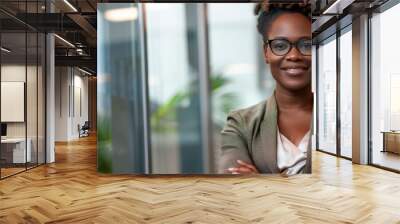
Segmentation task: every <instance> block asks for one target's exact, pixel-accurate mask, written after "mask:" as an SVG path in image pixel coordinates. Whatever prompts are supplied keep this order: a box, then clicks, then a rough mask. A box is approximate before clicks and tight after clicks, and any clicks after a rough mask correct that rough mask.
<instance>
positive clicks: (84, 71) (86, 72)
mask: <svg viewBox="0 0 400 224" xmlns="http://www.w3.org/2000/svg"><path fill="white" fill-rule="evenodd" d="M78 70H79V71H81V72H83V73H85V74H87V75H90V76H91V75H93V74H92V73H90V72H88V71H86V70H83V69H81V68H79V67H78Z"/></svg>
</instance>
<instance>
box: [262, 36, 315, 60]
mask: <svg viewBox="0 0 400 224" xmlns="http://www.w3.org/2000/svg"><path fill="white" fill-rule="evenodd" d="M264 44H265V45H267V46H269V48H270V49H271V51H272V53H274V54H275V55H277V56H284V55H286V54H288V53H289V52H290V51H291V50H292V48H293V46H295V47H296V49H297V50H298V51H299V52H300V53H301V54H302V55H304V56H311V51H312V50H311V48H312V41H311V39H308V38H303V39H300V40H298V41H296V42H294V43H292V42H290V41H289V40H286V39H273V40H264Z"/></svg>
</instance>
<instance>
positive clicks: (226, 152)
mask: <svg viewBox="0 0 400 224" xmlns="http://www.w3.org/2000/svg"><path fill="white" fill-rule="evenodd" d="M244 125H245V122H244V121H243V118H242V117H241V115H240V114H239V113H237V112H233V113H230V114H229V115H228V118H227V123H226V125H225V127H224V129H223V130H222V132H221V137H222V146H221V157H220V161H219V163H220V173H228V174H256V173H259V171H258V170H257V168H256V167H255V166H254V164H253V163H252V159H251V158H250V155H249V150H248V145H249V144H248V142H247V141H248V140H247V139H249V137H248V136H247V135H248V134H247V133H248V131H246V128H245V127H244Z"/></svg>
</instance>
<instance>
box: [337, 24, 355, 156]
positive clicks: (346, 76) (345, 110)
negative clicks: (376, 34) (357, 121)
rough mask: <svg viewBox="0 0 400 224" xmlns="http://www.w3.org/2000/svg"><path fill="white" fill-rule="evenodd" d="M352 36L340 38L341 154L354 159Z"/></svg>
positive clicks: (347, 34) (348, 34)
mask: <svg viewBox="0 0 400 224" xmlns="http://www.w3.org/2000/svg"><path fill="white" fill-rule="evenodd" d="M351 49H352V34H351V30H350V31H348V32H347V33H345V34H343V35H342V36H341V37H340V135H341V136H340V144H341V146H340V153H341V155H342V156H345V157H348V158H351V157H352V148H351V145H352V83H353V82H352V74H353V71H352V50H351Z"/></svg>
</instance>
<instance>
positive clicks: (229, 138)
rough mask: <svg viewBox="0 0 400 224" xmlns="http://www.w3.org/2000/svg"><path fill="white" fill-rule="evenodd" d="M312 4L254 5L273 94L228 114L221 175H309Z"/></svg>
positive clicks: (311, 108) (311, 97)
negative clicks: (273, 83) (271, 79)
mask: <svg viewBox="0 0 400 224" xmlns="http://www.w3.org/2000/svg"><path fill="white" fill-rule="evenodd" d="M310 11H311V10H310V5H309V4H307V2H304V3H301V4H290V5H289V4H274V3H268V2H264V3H261V4H259V5H257V7H256V13H257V14H259V16H258V25H257V29H258V31H259V33H260V34H261V35H262V37H263V40H264V45H263V47H264V59H265V63H267V64H269V66H270V69H271V73H272V76H273V78H274V79H275V81H276V88H275V91H274V94H273V95H272V96H271V97H270V98H269V99H267V100H265V101H263V102H261V103H259V104H257V105H254V106H252V107H249V108H246V109H241V110H237V111H233V112H231V113H230V114H229V115H228V118H227V123H226V125H225V127H224V130H223V131H222V146H221V157H220V164H219V165H220V167H219V171H220V173H232V174H251V173H281V174H283V175H286V176H289V175H293V174H298V173H311V142H310V140H311V138H310V135H311V133H310V129H311V127H312V126H311V121H312V111H313V94H312V92H311V45H312V44H311V17H310Z"/></svg>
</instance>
